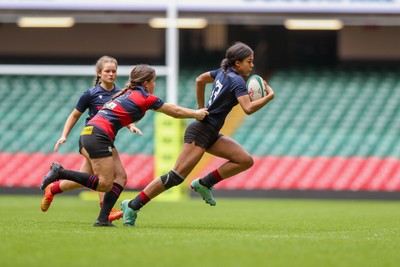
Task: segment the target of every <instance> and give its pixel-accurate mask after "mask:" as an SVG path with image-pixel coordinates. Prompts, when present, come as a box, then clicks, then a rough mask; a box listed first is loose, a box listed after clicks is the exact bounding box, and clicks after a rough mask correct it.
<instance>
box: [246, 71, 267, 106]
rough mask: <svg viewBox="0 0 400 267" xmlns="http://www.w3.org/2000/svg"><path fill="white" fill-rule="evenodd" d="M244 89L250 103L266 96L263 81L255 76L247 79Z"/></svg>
mask: <svg viewBox="0 0 400 267" xmlns="http://www.w3.org/2000/svg"><path fill="white" fill-rule="evenodd" d="M246 87H247V92H248V93H249V96H250V99H251V101H253V100H257V99H260V98H262V97H264V96H266V95H267V90H266V88H265V86H264V82H263V79H262V78H261V77H260V76H258V75H256V74H254V75H251V76H250V77H249V79H248V80H247V83H246Z"/></svg>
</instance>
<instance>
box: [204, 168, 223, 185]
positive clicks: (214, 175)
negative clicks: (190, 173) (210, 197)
mask: <svg viewBox="0 0 400 267" xmlns="http://www.w3.org/2000/svg"><path fill="white" fill-rule="evenodd" d="M221 181H222V177H221V175H220V174H219V173H218V171H217V170H213V171H212V172H210V173H209V174H207V175H206V176H204V177H203V178H201V179H200V180H199V183H200V184H201V185H204V186H205V187H207V188H211V187H213V186H214V185H215V184H217V183H219V182H221Z"/></svg>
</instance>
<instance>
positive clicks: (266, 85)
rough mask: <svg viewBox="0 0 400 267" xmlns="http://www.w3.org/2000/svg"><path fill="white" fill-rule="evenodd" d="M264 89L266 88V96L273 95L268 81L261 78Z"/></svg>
mask: <svg viewBox="0 0 400 267" xmlns="http://www.w3.org/2000/svg"><path fill="white" fill-rule="evenodd" d="M263 82H264V85H265V89H266V90H267V96H271V95H272V96H274V94H275V93H274V90H273V89H272V88H271V87H270V86H269V85H268V83H267V82H266V81H265V80H264V79H263Z"/></svg>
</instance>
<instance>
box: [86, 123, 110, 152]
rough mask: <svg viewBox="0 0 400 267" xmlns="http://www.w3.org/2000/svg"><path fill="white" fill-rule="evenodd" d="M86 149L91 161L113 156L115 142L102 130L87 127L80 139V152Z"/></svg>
mask: <svg viewBox="0 0 400 267" xmlns="http://www.w3.org/2000/svg"><path fill="white" fill-rule="evenodd" d="M82 147H84V148H85V149H86V151H87V152H88V153H89V157H90V158H91V159H96V158H106V157H111V156H112V149H113V148H114V142H113V141H112V140H111V139H110V138H109V137H108V136H107V134H105V133H104V132H103V131H102V130H100V129H98V128H96V127H95V126H91V125H88V126H85V127H84V128H83V129H82V132H81V137H80V138H79V152H80V151H81V148H82Z"/></svg>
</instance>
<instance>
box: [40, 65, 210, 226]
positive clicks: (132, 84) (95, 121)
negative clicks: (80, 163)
mask: <svg viewBox="0 0 400 267" xmlns="http://www.w3.org/2000/svg"><path fill="white" fill-rule="evenodd" d="M155 81H156V72H155V70H154V69H153V68H152V67H150V66H148V65H137V66H134V67H133V69H132V71H131V74H130V80H129V82H128V83H127V84H126V86H125V88H124V89H122V90H121V92H119V93H117V94H116V96H115V97H113V99H112V100H111V101H109V102H107V103H106V104H105V105H104V107H103V108H102V109H101V110H100V111H99V112H98V113H97V114H96V115H95V116H94V117H93V118H92V119H91V120H89V121H88V123H87V124H86V126H85V127H84V128H83V130H82V132H81V136H80V140H79V141H80V144H81V145H80V153H81V154H82V155H83V156H84V157H85V158H86V159H87V160H88V161H89V162H90V164H91V166H92V169H93V173H92V174H89V173H85V172H77V171H72V170H66V169H64V168H63V167H62V166H61V165H60V164H59V163H57V162H54V163H53V164H52V165H51V167H50V171H49V172H48V173H47V174H46V176H45V177H44V179H43V182H42V184H41V186H40V188H41V189H42V190H44V189H45V188H46V187H47V186H48V185H49V184H51V183H54V182H55V181H58V180H61V179H63V180H70V181H74V182H76V183H78V184H80V185H82V186H84V187H87V188H90V189H93V190H96V191H99V192H106V193H105V195H104V203H103V206H102V207H101V210H100V214H99V216H98V218H97V220H96V221H95V223H94V225H93V226H115V225H114V224H113V223H111V222H110V221H109V220H108V218H109V214H110V211H111V209H112V207H113V206H114V204H115V203H116V201H117V200H118V198H119V195H120V194H121V192H122V190H123V189H124V186H125V184H126V173H125V169H124V167H123V165H122V162H121V159H120V157H119V154H118V151H117V149H116V148H115V146H114V140H115V138H116V135H117V133H118V131H119V130H120V129H121V128H122V127H124V126H128V125H129V124H131V123H134V122H137V121H139V120H140V119H142V118H143V117H144V116H145V114H146V111H147V110H149V109H151V110H154V111H157V112H162V113H164V114H166V115H168V116H171V117H174V118H195V119H197V120H199V121H200V120H202V119H204V117H205V116H206V115H208V112H207V109H206V108H201V109H198V110H193V109H188V108H184V107H180V106H177V105H174V104H169V103H164V101H163V100H161V99H160V98H159V97H157V96H156V95H154V94H153V92H154V87H155V84H156V82H155Z"/></svg>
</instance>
